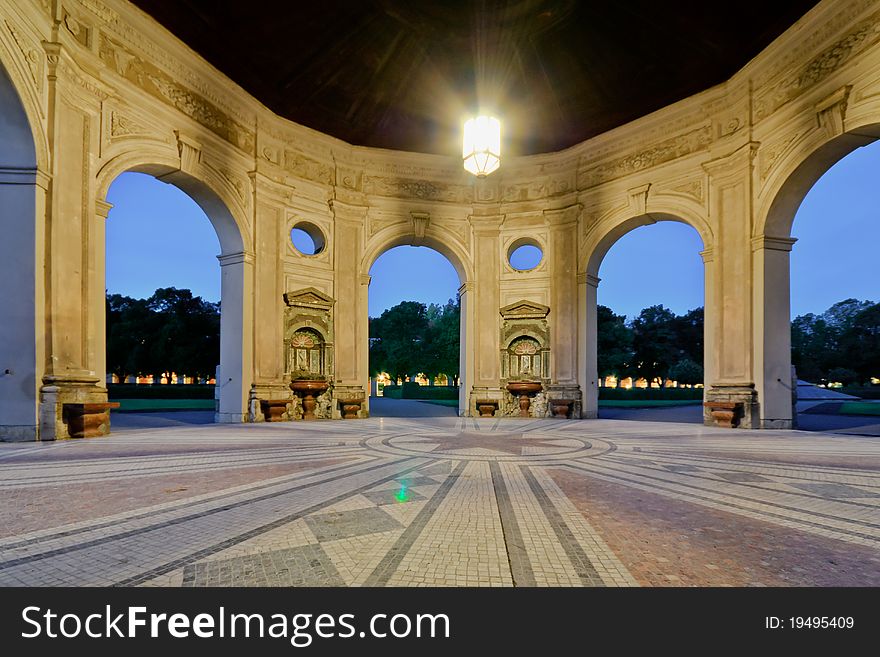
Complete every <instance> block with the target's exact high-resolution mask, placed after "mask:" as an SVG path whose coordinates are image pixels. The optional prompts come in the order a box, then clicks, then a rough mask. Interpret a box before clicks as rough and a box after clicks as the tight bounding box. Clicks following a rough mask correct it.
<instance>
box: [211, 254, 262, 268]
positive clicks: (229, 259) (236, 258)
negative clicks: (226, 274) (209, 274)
mask: <svg viewBox="0 0 880 657" xmlns="http://www.w3.org/2000/svg"><path fill="white" fill-rule="evenodd" d="M217 260H219V261H220V266H221V267H225V266H227V265H239V264H245V265H253V264H254V254H253V253H249V252H248V251H239V252H238V253H224V254H221V255H218V256H217Z"/></svg>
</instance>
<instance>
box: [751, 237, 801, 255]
mask: <svg viewBox="0 0 880 657" xmlns="http://www.w3.org/2000/svg"><path fill="white" fill-rule="evenodd" d="M795 242H797V238H796V237H773V236H770V235H759V236H758V237H753V238H752V251H760V250H761V249H767V250H768V251H791V247H792V246H794V243H795Z"/></svg>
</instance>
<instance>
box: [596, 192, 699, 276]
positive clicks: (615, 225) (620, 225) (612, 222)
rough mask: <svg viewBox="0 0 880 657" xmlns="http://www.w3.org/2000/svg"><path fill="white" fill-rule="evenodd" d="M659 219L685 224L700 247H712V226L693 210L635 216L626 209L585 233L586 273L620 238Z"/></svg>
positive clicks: (659, 211) (660, 211)
mask: <svg viewBox="0 0 880 657" xmlns="http://www.w3.org/2000/svg"><path fill="white" fill-rule="evenodd" d="M652 205H653V204H652ZM659 221H675V222H677V223H682V224H687V225H688V226H690V227H691V228H693V229H694V230H696V231H697V233H698V234H699V235H700V239H701V240H702V241H703V250H709V249H711V248H712V244H713V242H714V237H713V233H712V227H711V226H710V224H709V222H708V220H706V219H705V218H704V217H702V216H701V215H700V214H698V213H696V212H694V211H693V210H690V209H687V208H683V207H677V208H670V209H668V210H667V209H664V210H658V211H652V212H648V213H644V214H639V215H633V214H632V213H631V212H629V211H620V212H617V213H615V214H613V215H612V216H611V217H608V218H607V219H605V220H603V221H601V222H600V223H599V224H598V225H596V226H595V227H594V228H593V229H592V230H591V231H590V232H589V233H588V234H587V240H588V241H587V246H586V249H585V257H584V258H582V259H581V261H582V262H584V263H585V271H586V273H587V274H589V275H591V276H598V275H599V267H600V266H601V264H602V260H604V259H605V255H606V254H607V253H608V251H609V250H610V249H611V247H612V246H614V244H615V243H617V241H618V240H619V239H620V238H621V237H623V236H624V235H626V234H627V233H629V232H630V231H632V230H634V229H636V228H638V227H640V226H649V225H651V224H655V223H657V222H659Z"/></svg>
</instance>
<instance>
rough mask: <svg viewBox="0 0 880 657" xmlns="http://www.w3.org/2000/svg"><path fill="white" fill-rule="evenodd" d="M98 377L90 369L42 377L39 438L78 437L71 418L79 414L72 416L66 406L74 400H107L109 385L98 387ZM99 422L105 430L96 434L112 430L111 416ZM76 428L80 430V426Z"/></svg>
mask: <svg viewBox="0 0 880 657" xmlns="http://www.w3.org/2000/svg"><path fill="white" fill-rule="evenodd" d="M98 381H99V379H98V377H96V376H94V375H92V374H91V373H79V372H77V373H70V374H64V375H46V376H44V377H43V386H42V387H41V388H40V440H63V439H65V438H74V437H75V436H73V435H71V430H70V427H69V426H68V420H69V419H75V418H76V417H77V415H76V413H74V415H70V416H69V415H68V414H66V413H65V410H64V407H65V405H72V404H80V405H82V404H107V389H106V388H101V387H99V386H98ZM107 408H109V406H108V407H107ZM77 421H78V420H77ZM90 422H91V420H90ZM100 424H101V425H106V426H104V428H103V429H101V431H103V433H101V434H97V435H105V434H106V433H109V431H110V420H109V416H108V417H107V419H106V422H101V423H100ZM74 431H76V432H78V431H79V428H78V427H77V428H75V429H74Z"/></svg>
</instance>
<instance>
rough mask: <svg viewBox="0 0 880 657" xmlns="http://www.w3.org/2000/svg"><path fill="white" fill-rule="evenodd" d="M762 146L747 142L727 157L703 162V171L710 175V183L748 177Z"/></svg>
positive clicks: (723, 156) (757, 143)
mask: <svg viewBox="0 0 880 657" xmlns="http://www.w3.org/2000/svg"><path fill="white" fill-rule="evenodd" d="M760 145H761V143H760V142H757V141H749V142H746V143H745V144H743V145H742V146H740V147H739V148H737V149H736V150H735V151H733V152H731V153H728V154H727V155H722V156H721V157H717V158H715V159H714V160H709V161H708V162H703V171H705V172H706V173H708V174H709V178H710V181H711V180H712V179H714V180H726V179H730V178H740V177H743V176H748V174H749V173H750V172H751V164H752V161H753V159H754V157H755V154H756V153H757V152H758V147H759V146H760Z"/></svg>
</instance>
